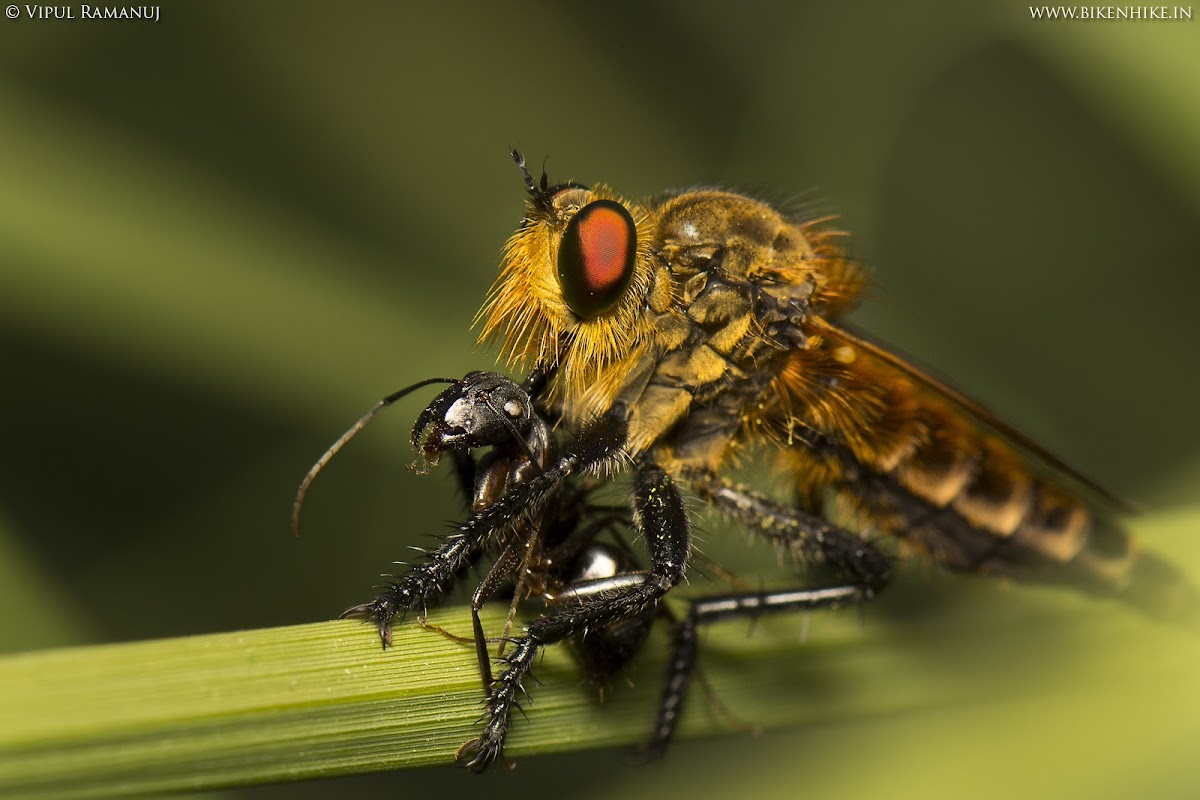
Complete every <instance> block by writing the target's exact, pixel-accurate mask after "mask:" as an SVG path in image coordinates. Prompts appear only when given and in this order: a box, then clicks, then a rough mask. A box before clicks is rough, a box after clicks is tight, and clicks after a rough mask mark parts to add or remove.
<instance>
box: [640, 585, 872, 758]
mask: <svg viewBox="0 0 1200 800" xmlns="http://www.w3.org/2000/svg"><path fill="white" fill-rule="evenodd" d="M871 596H872V592H871V590H869V589H866V588H864V587H862V586H856V585H853V584H842V585H836V586H827V587H824V588H819V589H784V590H780V591H770V592H753V593H740V594H727V595H714V596H712V597H704V598H700V599H697V600H693V601H692V604H691V609H690V610H689V611H688V614H687V616H686V617H684V618H683V619H682V620H680V621H679V622H677V623H675V629H674V632H673V634H672V639H673V642H672V647H671V658H670V661H668V663H667V680H666V682H665V684H664V686H663V692H662V697H661V698H660V699H659V704H658V717H657V718H656V719H655V722H654V732H653V734H652V736H651V737H650V741H648V742H647V743H646V744H644V745H642V747H641V748H640V749H639V755H640V756H642V757H643V758H646V759H652V758H657V757H658V756H660V755H662V754H663V753H664V752H665V751H666V749H667V745H668V744H670V742H671V738H672V736H674V734H675V727H676V725H677V724H678V722H679V714H680V711H682V709H683V701H684V700H685V699H686V698H687V692H688V688H689V686H690V684H691V679H692V673H693V672H694V671H695V669H696V656H697V650H698V642H697V639H698V632H699V631H698V629H699V627H700V626H701V625H704V624H707V623H710V622H719V621H721V620H727V619H737V618H757V617H758V616H760V615H762V614H770V613H778V612H784V611H807V610H811V609H818V608H837V607H838V606H842V605H845V604H848V603H861V602H863V601H864V600H867V599H869V598H870V597H871Z"/></svg>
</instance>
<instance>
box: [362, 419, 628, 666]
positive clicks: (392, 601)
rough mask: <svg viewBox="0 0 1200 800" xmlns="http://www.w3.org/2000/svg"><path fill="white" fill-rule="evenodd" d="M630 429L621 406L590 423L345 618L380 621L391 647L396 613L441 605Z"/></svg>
mask: <svg viewBox="0 0 1200 800" xmlns="http://www.w3.org/2000/svg"><path fill="white" fill-rule="evenodd" d="M627 430H628V426H627V423H626V421H625V409H624V407H623V406H621V405H620V404H618V405H616V406H614V407H613V410H611V411H610V412H609V413H607V414H605V415H603V416H601V417H598V418H597V419H596V420H595V421H594V422H592V423H591V424H590V425H588V426H587V427H586V428H585V429H584V430H583V431H582V432H581V433H580V435H579V439H578V440H577V441H576V442H575V443H574V446H573V447H572V448H570V449H569V450H568V451H567V452H565V453H564V454H563V455H562V456H560V457H559V458H558V459H557V460H556V461H555V462H554V463H553V464H552V465H550V466H549V467H547V468H546V469H544V470H542V471H541V472H540V473H538V474H536V475H534V476H533V477H531V478H529V480H527V481H525V482H523V483H520V484H517V485H516V486H514V487H513V488H512V489H511V491H509V492H508V493H507V494H505V495H503V496H501V497H500V498H499V499H497V500H496V502H494V503H492V504H491V505H489V506H488V507H487V508H484V509H482V510H480V511H478V512H476V513H474V514H472V515H471V516H469V517H468V518H467V519H466V520H465V521H463V522H461V523H459V524H457V525H456V526H455V528H454V531H453V532H452V533H451V534H450V535H449V536H448V537H447V538H446V539H445V540H444V541H443V542H442V543H441V545H440V546H439V547H437V548H436V549H434V550H431V551H430V552H428V553H427V554H426V556H425V560H424V561H423V562H421V563H420V564H417V565H416V566H415V567H413V568H412V569H411V570H410V571H408V572H407V573H405V574H404V575H401V576H397V577H395V578H394V579H393V580H392V581H391V582H390V583H389V584H388V585H387V587H386V588H385V589H384V590H383V592H381V593H380V594H379V596H378V597H376V598H375V599H374V600H372V601H371V602H369V603H364V604H362V605H359V606H355V607H354V608H351V609H347V610H346V611H345V612H344V613H343V614H342V618H354V619H362V620H367V621H373V622H375V624H376V626H377V627H378V628H379V638H380V639H381V641H382V642H383V646H384V647H387V646H388V645H390V644H391V641H392V626H391V620H392V618H393V617H394V616H395V615H396V614H398V613H401V612H405V611H409V610H411V609H413V608H417V607H420V608H425V607H427V606H429V605H433V604H434V603H436V602H437V601H438V600H439V599H440V598H441V597H443V596H444V595H445V594H447V593H448V592H449V591H450V590H451V589H452V588H453V587H454V584H455V583H456V582H457V581H458V580H459V578H460V577H461V576H462V575H463V573H464V572H465V571H466V569H467V567H468V566H470V564H471V563H473V561H474V560H476V559H478V558H479V557H480V555H481V553H482V551H483V549H484V547H485V546H486V545H487V544H488V543H489V542H490V541H493V540H494V539H495V537H498V536H502V535H503V534H504V533H505V532H506V531H509V530H511V526H512V525H513V524H514V522H515V521H516V520H517V519H518V517H519V516H520V515H521V514H522V513H526V514H528V513H531V512H533V511H534V510H536V509H537V508H538V507H539V506H541V505H542V503H544V502H545V501H546V500H547V499H548V498H549V497H550V496H551V495H552V494H553V493H554V492H555V491H556V490H557V489H558V488H559V487H561V486H562V484H563V482H564V481H566V480H567V478H569V477H570V476H571V475H574V474H576V473H577V472H581V471H584V470H587V469H591V468H593V467H597V466H599V465H601V464H603V463H604V462H606V461H608V460H610V459H612V458H613V457H614V455H615V454H616V453H617V452H619V450H620V447H621V445H622V444H624V442H625V436H626V432H627Z"/></svg>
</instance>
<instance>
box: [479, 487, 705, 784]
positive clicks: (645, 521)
mask: <svg viewBox="0 0 1200 800" xmlns="http://www.w3.org/2000/svg"><path fill="white" fill-rule="evenodd" d="M634 503H635V510H636V515H637V521H638V526H639V527H640V529H641V531H642V535H643V537H644V538H645V540H646V542H647V545H648V547H649V549H650V562H651V566H650V570H649V571H648V572H629V573H624V574H621V575H618V576H616V577H615V578H613V579H611V580H609V581H607V582H606V583H605V587H604V591H603V592H599V593H594V594H593V593H587V594H585V593H582V592H581V593H579V594H578V596H577V601H576V602H572V597H571V592H570V591H568V592H566V593H564V596H563V597H562V598H561V599H562V600H563V601H564V604H563V607H561V608H560V609H559V610H558V611H557V612H556V613H554V614H552V615H550V616H545V617H542V618H540V619H537V620H534V621H533V622H532V623H530V624H529V626H528V627H527V628H526V629H525V635H524V636H521V637H517V638H516V639H514V640H513V649H512V651H511V653H510V654H509V655H508V656H507V657H506V658H505V663H506V665H507V666H506V668H505V670H504V672H503V673H502V674H501V675H500V677H499V678H497V679H496V683H495V686H494V687H493V689H492V695H491V697H490V698H489V699H488V704H487V723H486V724H485V726H484V729H483V733H482V734H481V735H480V737H479V738H478V739H473V740H471V741H470V742H467V743H466V744H465V745H463V747H462V749H460V750H459V761H460V763H462V764H464V765H465V766H467V767H470V768H471V769H474V770H483V769H485V768H486V767H487V766H488V765H489V764H491V763H492V762H493V761H495V760H496V759H497V758H499V757H500V755H501V753H502V752H503V749H504V739H505V737H506V736H507V735H508V728H509V722H510V718H511V715H512V711H513V709H514V708H515V707H517V696H518V694H519V693H521V692H523V689H522V686H521V683H522V680H523V679H524V677H525V675H526V674H527V673H528V672H529V668H530V667H531V666H532V665H533V660H534V658H536V656H537V654H538V652H539V651H540V650H541V648H542V647H544V646H545V645H548V644H553V643H554V642H558V641H561V640H562V639H565V638H567V637H568V636H571V635H573V634H576V633H581V632H583V631H584V630H585V629H587V628H589V627H599V626H603V625H607V624H610V623H612V622H615V621H617V620H622V619H628V618H630V617H635V616H637V615H639V614H641V613H642V612H644V611H646V610H647V609H648V608H651V607H652V606H654V605H655V604H656V603H657V602H658V600H659V598H661V597H662V596H663V595H664V594H666V593H667V592H668V591H669V590H670V589H671V588H672V587H673V586H675V585H676V584H678V583H679V582H680V581H681V580H683V575H684V572H685V570H686V568H687V558H688V554H689V552H690V549H691V536H690V533H689V525H688V519H687V512H686V510H685V509H684V505H683V498H682V497H681V496H680V494H679V490H678V488H676V486H675V483H674V482H673V481H672V480H671V478H670V477H669V476H668V475H667V474H666V473H665V472H664V471H663V470H662V468H661V467H658V466H657V465H654V464H643V465H641V466H639V468H638V470H637V474H636V477H635V480H634Z"/></svg>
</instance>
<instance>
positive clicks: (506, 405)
mask: <svg viewBox="0 0 1200 800" xmlns="http://www.w3.org/2000/svg"><path fill="white" fill-rule="evenodd" d="M527 384H528V385H529V386H531V387H533V388H535V389H536V388H537V386H536V383H535V381H534V380H533V378H532V377H531V379H530V381H528V382H527ZM422 435H425V438H424V442H423V443H422V444H421V445H420V447H421V452H422V453H423V454H424V457H425V460H426V462H427V463H430V464H433V463H436V462H437V460H438V459H439V458H440V457H441V456H442V455H443V454H444V453H447V452H448V453H450V454H451V456H452V458H453V460H454V466H455V473H456V475H457V477H458V482H459V484H460V486H461V488H462V489H463V491H464V493H465V494H466V496H467V498H468V501H469V502H470V503H471V505H472V507H473V508H474V509H475V513H474V515H473V516H472V517H470V518H469V519H468V520H467V522H466V523H463V524H462V525H459V526H458V529H457V530H455V531H454V532H453V533H451V534H450V536H448V537H447V538H446V539H444V540H443V541H442V542H441V544H440V545H439V546H438V547H437V548H435V549H433V550H431V551H428V552H427V553H425V557H424V559H423V560H422V562H421V563H419V564H417V565H416V566H414V567H413V568H412V569H410V570H409V571H408V572H407V573H405V574H404V575H400V576H396V577H393V578H392V579H391V581H390V583H389V584H388V585H387V586H386V587H385V588H384V590H383V591H382V592H381V593H380V594H379V595H378V596H377V597H376V598H375V599H374V600H372V601H371V602H369V603H364V604H362V605H359V606H355V607H353V608H350V609H348V610H346V611H345V612H344V613H343V614H342V617H343V618H354V619H362V620H366V621H370V622H374V623H375V625H376V627H377V628H378V630H379V638H380V640H381V641H382V642H383V646H384V647H385V648H386V647H387V646H389V645H390V644H391V642H392V618H393V617H394V616H396V615H397V614H399V613H403V612H406V611H409V610H411V609H413V608H421V609H424V608H426V607H427V606H429V605H432V604H433V603H435V602H436V601H438V600H439V599H441V597H442V596H444V595H445V594H446V593H448V592H449V591H450V590H451V589H452V588H453V586H454V584H455V583H456V582H457V581H458V579H459V578H460V577H461V576H462V575H463V574H464V573H465V572H466V570H467V568H468V567H469V566H470V565H471V564H473V563H474V562H475V561H477V560H478V559H479V558H480V557H481V556H482V555H483V551H484V549H485V546H486V545H487V544H488V543H489V542H490V541H492V540H493V538H495V537H497V536H499V535H501V534H503V533H504V532H506V531H507V530H508V528H507V525H508V522H509V521H511V517H512V516H513V515H509V517H501V516H500V515H489V514H487V513H486V511H487V509H488V507H490V505H491V504H492V503H493V501H495V500H497V499H499V498H503V497H504V496H505V495H504V492H505V491H506V489H507V486H508V485H509V483H510V482H512V481H514V480H520V478H521V475H522V472H521V470H522V469H523V468H524V469H525V471H536V470H537V469H538V466H537V463H538V460H539V459H540V458H545V457H546V455H547V454H548V452H549V449H550V434H549V431H548V428H547V427H546V425H545V423H544V422H543V421H542V420H541V418H540V417H539V416H538V415H537V414H536V412H535V410H534V407H533V401H532V399H531V398H530V396H529V393H528V391H526V390H525V389H524V388H523V387H521V386H518V385H517V384H515V383H513V381H512V380H510V379H509V378H506V377H504V376H503V375H499V374H496V373H491V372H471V373H468V374H467V375H466V376H464V377H463V378H462V379H461V380H459V381H455V382H454V383H453V384H452V385H451V386H450V388H448V389H446V390H445V391H443V392H442V393H441V394H439V395H438V396H437V397H435V398H434V399H433V401H432V402H431V403H430V404H429V405H428V406H427V407H426V408H425V410H424V411H422V412H421V414H420V415H419V416H418V417H417V420H416V423H415V424H414V425H413V429H412V434H411V440H412V443H413V445H414V446H417V445H418V443H419V442H420V441H421V438H422ZM482 447H492V448H494V449H493V451H492V452H491V453H489V454H488V456H486V457H485V459H484V461H483V463H481V464H477V463H476V462H475V459H474V458H473V457H472V455H471V451H472V450H473V449H476V448H482Z"/></svg>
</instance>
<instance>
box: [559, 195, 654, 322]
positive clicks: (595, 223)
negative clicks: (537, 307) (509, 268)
mask: <svg viewBox="0 0 1200 800" xmlns="http://www.w3.org/2000/svg"><path fill="white" fill-rule="evenodd" d="M636 255H637V226H635V225H634V224H633V217H631V216H630V215H629V212H628V211H626V210H625V206H623V205H621V204H620V203H617V202H614V201H612V200H596V201H594V202H591V203H588V204H587V205H586V206H584V207H583V208H581V209H579V211H578V213H576V214H575V216H574V217H572V218H571V221H570V222H568V223H567V230H566V232H565V233H564V234H563V238H562V243H561V244H560V245H559V248H558V283H559V285H560V286H561V287H562V291H563V299H564V300H566V301H567V305H568V306H570V307H571V310H572V311H574V312H575V313H576V314H578V315H579V316H580V317H583V318H584V319H592V318H593V317H598V316H600V315H601V314H603V313H604V312H605V311H608V310H610V309H611V308H612V307H613V306H615V305H616V304H617V301H618V300H620V299H621V295H623V294H624V293H625V290H626V289H627V288H629V281H630V279H632V278H633V262H634V257H635V256H636Z"/></svg>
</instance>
